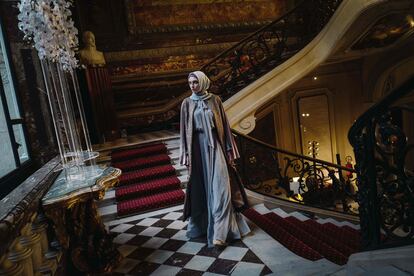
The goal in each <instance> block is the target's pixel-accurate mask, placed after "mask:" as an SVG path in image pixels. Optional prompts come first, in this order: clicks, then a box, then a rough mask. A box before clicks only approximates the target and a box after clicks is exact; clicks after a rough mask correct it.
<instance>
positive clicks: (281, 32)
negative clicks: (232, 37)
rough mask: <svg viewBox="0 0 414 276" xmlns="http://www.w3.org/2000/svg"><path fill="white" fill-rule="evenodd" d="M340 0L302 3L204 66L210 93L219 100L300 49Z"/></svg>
mask: <svg viewBox="0 0 414 276" xmlns="http://www.w3.org/2000/svg"><path fill="white" fill-rule="evenodd" d="M341 2H342V0H304V1H302V2H301V3H300V4H299V5H298V6H296V7H295V8H294V9H292V10H291V11H290V12H288V13H286V14H285V15H283V16H282V17H280V18H278V19H277V20H275V21H273V22H271V23H270V24H268V25H266V26H264V27H262V28H261V29H259V30H258V31H256V32H255V33H253V34H251V35H250V36H248V37H246V38H245V39H243V40H241V41H240V42H239V43H237V44H236V45H234V46H233V47H231V48H229V49H227V50H225V51H224V52H223V53H221V54H219V55H218V56H216V57H215V58H213V59H212V60H211V61H210V62H209V63H207V64H206V65H204V66H203V67H202V68H201V70H202V71H204V72H205V73H206V74H207V75H208V76H209V78H210V79H211V80H212V81H213V86H212V87H211V88H210V90H211V92H213V93H215V94H218V95H220V96H221V97H222V99H223V100H226V99H228V98H230V97H231V96H233V95H234V94H235V93H237V92H238V91H240V90H241V89H243V88H244V87H246V86H247V85H249V84H250V83H252V82H253V81H255V80H257V79H258V78H260V77H261V76H262V75H264V74H265V73H267V72H269V71H270V70H272V69H274V68H275V67H276V66H278V65H280V64H281V63H283V62H284V61H286V60H287V59H289V58H290V57H292V56H293V55H294V54H296V53H297V52H298V51H300V50H301V49H302V48H304V47H305V46H306V45H307V44H308V43H309V42H310V41H311V40H312V39H314V38H315V37H316V35H317V34H318V33H319V32H320V31H321V30H322V29H323V27H324V26H325V25H326V23H327V22H328V21H329V19H330V18H331V17H332V15H333V14H334V12H335V10H336V9H337V8H338V6H339V4H340V3H341Z"/></svg>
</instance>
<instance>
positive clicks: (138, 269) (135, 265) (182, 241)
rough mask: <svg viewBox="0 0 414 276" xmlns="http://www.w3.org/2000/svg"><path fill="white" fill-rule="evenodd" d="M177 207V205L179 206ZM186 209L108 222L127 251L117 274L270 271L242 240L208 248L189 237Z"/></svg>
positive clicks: (197, 239)
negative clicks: (184, 217) (187, 235)
mask: <svg viewBox="0 0 414 276" xmlns="http://www.w3.org/2000/svg"><path fill="white" fill-rule="evenodd" d="M176 209H177V208H176ZM181 216H182V210H174V211H170V212H167V213H161V214H156V215H154V213H153V215H151V214H148V217H144V216H142V215H141V216H139V219H135V220H134V218H133V217H132V218H131V219H132V220H130V221H128V219H123V220H118V221H112V222H109V223H107V225H108V226H109V230H110V232H111V233H113V234H114V235H115V238H114V243H115V244H117V246H118V250H119V251H120V252H121V254H122V255H123V257H124V258H123V260H122V262H121V264H120V265H119V266H118V267H117V268H116V269H115V270H114V272H113V275H267V274H270V273H272V271H271V269H270V268H269V267H268V266H267V265H266V264H265V263H264V262H263V261H262V260H261V259H260V258H259V257H258V256H257V255H256V254H255V253H254V252H253V251H252V250H251V249H250V248H249V247H248V246H247V245H246V244H245V243H244V242H243V241H241V240H236V241H233V242H231V243H230V244H229V245H228V246H226V247H214V248H208V247H207V245H206V238H205V237H201V238H196V239H188V238H187V237H186V235H185V234H186V228H187V222H183V221H181Z"/></svg>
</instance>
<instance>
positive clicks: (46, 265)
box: [32, 214, 61, 275]
mask: <svg viewBox="0 0 414 276" xmlns="http://www.w3.org/2000/svg"><path fill="white" fill-rule="evenodd" d="M47 226H48V224H47V219H46V217H45V216H44V215H43V214H39V215H38V216H37V217H36V220H35V221H34V223H33V224H32V231H33V232H34V233H37V234H39V235H40V245H41V255H42V265H41V266H40V267H39V269H38V271H39V272H40V273H42V274H47V273H49V274H50V273H51V274H52V275H54V274H55V272H56V270H57V266H58V262H59V260H60V258H58V253H59V252H58V251H52V250H50V248H49V242H48V238H47V233H46V229H47ZM60 255H61V254H60Z"/></svg>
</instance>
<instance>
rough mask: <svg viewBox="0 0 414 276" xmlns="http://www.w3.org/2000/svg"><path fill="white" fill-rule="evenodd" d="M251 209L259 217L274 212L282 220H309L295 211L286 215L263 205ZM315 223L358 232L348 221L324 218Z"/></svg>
mask: <svg viewBox="0 0 414 276" xmlns="http://www.w3.org/2000/svg"><path fill="white" fill-rule="evenodd" d="M253 209H255V210H256V211H257V212H258V213H259V214H261V215H264V214H267V213H270V212H274V213H275V214H277V215H279V216H280V217H282V218H286V217H289V216H293V217H295V218H297V219H298V220H300V221H306V220H308V219H309V217H307V216H305V215H304V214H302V213H300V212H297V211H294V212H291V213H287V212H285V211H284V210H283V209H281V208H274V209H272V210H270V209H268V208H267V207H266V206H265V205H264V204H263V203H262V204H257V205H255V206H253ZM316 221H317V222H319V223H321V224H324V223H327V222H330V223H332V224H334V225H336V226H338V227H341V226H344V225H347V226H349V227H352V228H353V229H356V230H358V229H359V228H360V227H359V225H355V224H353V223H350V222H348V221H337V220H335V219H333V218H325V219H322V218H319V219H317V220H316Z"/></svg>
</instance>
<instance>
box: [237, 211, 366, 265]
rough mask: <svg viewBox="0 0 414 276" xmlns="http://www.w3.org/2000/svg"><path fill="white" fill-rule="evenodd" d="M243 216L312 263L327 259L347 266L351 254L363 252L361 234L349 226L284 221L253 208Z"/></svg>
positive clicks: (290, 218) (312, 221)
mask: <svg viewBox="0 0 414 276" xmlns="http://www.w3.org/2000/svg"><path fill="white" fill-rule="evenodd" d="M243 214H244V215H245V216H246V217H248V218H249V219H250V220H251V221H253V222H254V223H256V224H257V225H258V226H259V227H260V228H262V229H263V230H265V231H266V232H267V233H268V234H269V235H271V236H272V237H273V238H274V239H276V240H277V241H278V242H280V243H281V244H283V245H284V246H285V247H286V248H288V249H289V250H291V251H292V252H294V253H295V254H297V255H299V256H301V257H303V258H306V259H309V260H312V261H315V260H319V259H321V258H326V259H328V260H330V261H331V262H333V263H336V264H339V265H344V264H346V262H347V261H348V257H349V256H350V255H351V254H353V253H355V252H358V251H359V244H360V234H359V231H357V230H355V229H353V228H351V227H349V226H342V227H339V226H336V225H334V224H332V223H325V224H320V223H318V222H316V221H314V220H312V219H308V220H306V221H300V220H298V219H297V218H295V217H287V218H282V217H280V216H279V215H277V214H275V213H273V212H270V213H267V214H264V215H261V214H259V213H258V212H257V211H256V210H254V209H252V208H250V209H248V210H246V211H245V212H244V213H243Z"/></svg>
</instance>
